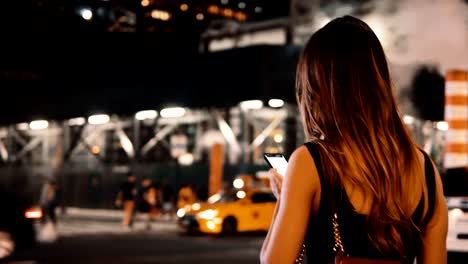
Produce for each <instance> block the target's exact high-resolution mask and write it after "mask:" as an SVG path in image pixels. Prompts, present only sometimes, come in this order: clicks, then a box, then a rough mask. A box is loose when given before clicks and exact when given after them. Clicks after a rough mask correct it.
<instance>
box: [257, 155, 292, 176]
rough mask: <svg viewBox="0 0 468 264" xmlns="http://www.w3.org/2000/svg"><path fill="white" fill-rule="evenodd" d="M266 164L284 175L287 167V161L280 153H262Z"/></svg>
mask: <svg viewBox="0 0 468 264" xmlns="http://www.w3.org/2000/svg"><path fill="white" fill-rule="evenodd" d="M263 157H264V158H265V160H266V162H267V163H268V165H270V167H271V168H274V169H276V171H277V172H278V173H279V174H281V176H283V177H284V176H285V175H286V170H287V169H288V161H287V160H286V158H285V157H284V156H283V154H281V153H265V154H263Z"/></svg>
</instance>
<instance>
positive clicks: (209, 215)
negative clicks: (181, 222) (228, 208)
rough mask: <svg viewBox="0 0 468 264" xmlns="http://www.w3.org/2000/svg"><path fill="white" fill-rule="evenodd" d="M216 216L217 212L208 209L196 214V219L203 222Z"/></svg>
mask: <svg viewBox="0 0 468 264" xmlns="http://www.w3.org/2000/svg"><path fill="white" fill-rule="evenodd" d="M217 215H218V210H213V209H208V210H205V211H202V212H200V213H198V217H200V218H201V219H205V220H211V219H213V218H215V217H216V216H217Z"/></svg>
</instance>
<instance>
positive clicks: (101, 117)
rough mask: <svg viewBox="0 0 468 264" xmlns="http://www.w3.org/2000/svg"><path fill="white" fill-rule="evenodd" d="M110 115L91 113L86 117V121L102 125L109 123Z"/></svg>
mask: <svg viewBox="0 0 468 264" xmlns="http://www.w3.org/2000/svg"><path fill="white" fill-rule="evenodd" d="M109 121H110V117H109V116H108V115H105V114H98V115H92V116H90V117H88V123H90V124H91V125H103V124H106V123H109Z"/></svg>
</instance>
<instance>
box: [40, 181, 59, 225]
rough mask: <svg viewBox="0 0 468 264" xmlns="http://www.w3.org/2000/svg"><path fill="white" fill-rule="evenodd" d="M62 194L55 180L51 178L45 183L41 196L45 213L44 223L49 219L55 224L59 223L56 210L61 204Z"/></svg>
mask: <svg viewBox="0 0 468 264" xmlns="http://www.w3.org/2000/svg"><path fill="white" fill-rule="evenodd" d="M60 196H61V195H60V190H59V188H58V185H57V183H56V182H55V181H53V180H50V181H48V182H47V183H46V184H45V185H44V187H43V189H42V193H41V198H40V204H41V209H42V211H43V213H44V217H43V218H42V222H43V223H45V222H46V221H47V220H50V221H51V222H52V223H53V224H54V225H55V224H56V223H57V217H56V214H55V210H56V208H57V206H58V205H59V204H60V198H61V197H60Z"/></svg>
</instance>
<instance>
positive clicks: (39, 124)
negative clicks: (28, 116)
mask: <svg viewBox="0 0 468 264" xmlns="http://www.w3.org/2000/svg"><path fill="white" fill-rule="evenodd" d="M48 127H49V122H48V121H47V120H35V121H32V122H31V123H29V128H30V129H32V130H41V129H46V128H48Z"/></svg>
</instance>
